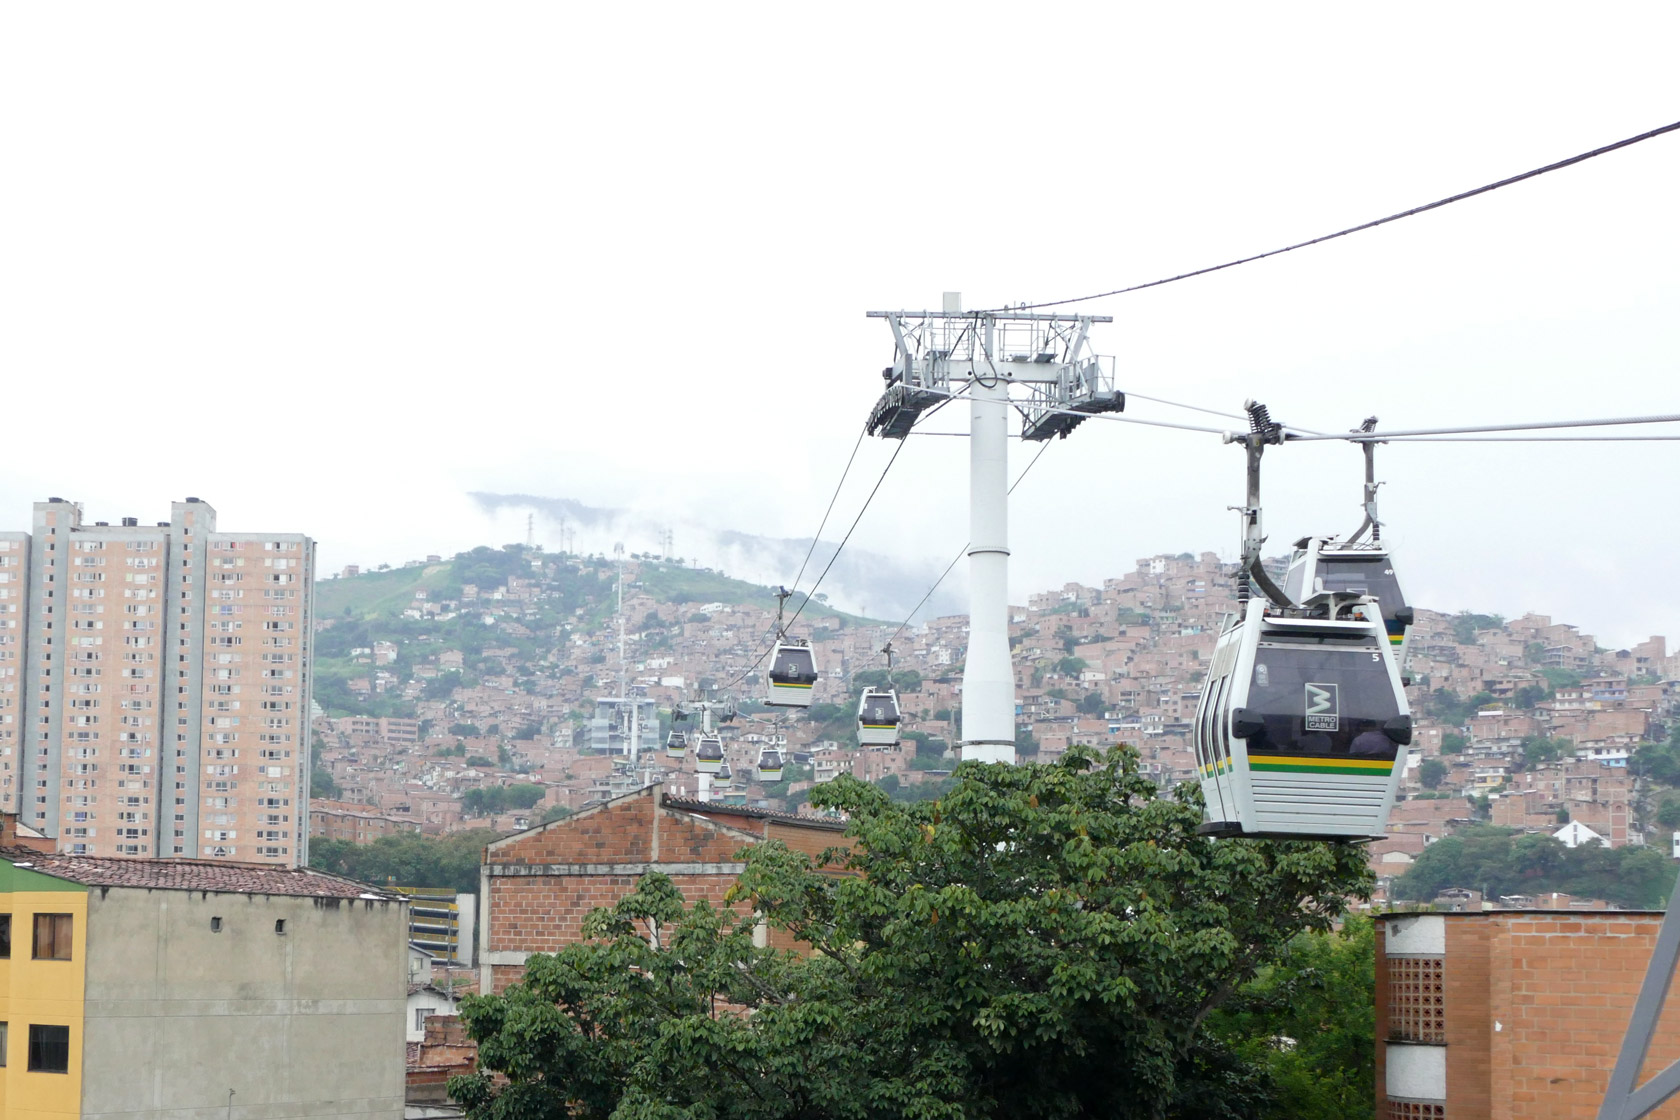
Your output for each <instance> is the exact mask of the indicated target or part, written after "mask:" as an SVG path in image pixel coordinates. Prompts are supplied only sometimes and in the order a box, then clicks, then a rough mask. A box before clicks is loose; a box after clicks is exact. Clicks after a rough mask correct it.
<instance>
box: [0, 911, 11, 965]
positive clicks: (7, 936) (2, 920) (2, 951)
mask: <svg viewBox="0 0 1680 1120" xmlns="http://www.w3.org/2000/svg"><path fill="white" fill-rule="evenodd" d="M11 959H12V916H11V915H10V914H0V960H3V961H9V960H11Z"/></svg>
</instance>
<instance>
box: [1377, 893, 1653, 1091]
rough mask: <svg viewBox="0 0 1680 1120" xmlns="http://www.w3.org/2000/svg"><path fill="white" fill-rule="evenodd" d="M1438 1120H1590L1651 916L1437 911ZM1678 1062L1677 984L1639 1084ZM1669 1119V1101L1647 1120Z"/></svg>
mask: <svg viewBox="0 0 1680 1120" xmlns="http://www.w3.org/2000/svg"><path fill="white" fill-rule="evenodd" d="M1442 917H1443V918H1444V920H1445V922H1446V952H1445V954H1444V961H1445V987H1446V991H1445V999H1446V1029H1447V1115H1448V1116H1449V1117H1452V1118H1454V1120H1457V1118H1460V1117H1478V1118H1479V1117H1488V1118H1489V1120H1593V1118H1594V1117H1596V1116H1597V1114H1598V1109H1599V1106H1600V1105H1601V1104H1602V1102H1603V1099H1604V1091H1605V1087H1606V1085H1607V1084H1608V1083H1609V1079H1610V1071H1611V1069H1612V1068H1613V1067H1614V1066H1615V1063H1616V1055H1617V1052H1618V1051H1619V1049H1620V1047H1621V1043H1622V1036H1623V1034H1624V1033H1625V1032H1626V1030H1627V1025H1628V1018H1629V1016H1630V1015H1631V1013H1632V1010H1633V1003H1634V999H1635V997H1636V996H1637V995H1638V993H1639V986H1640V984H1641V982H1642V981H1643V980H1644V977H1645V968H1646V966H1647V965H1648V964H1649V963H1650V958H1651V951H1652V948H1653V947H1654V945H1655V943H1656V937H1657V931H1658V928H1659V926H1660V925H1661V922H1662V915H1660V914H1626V913H1620V914H1619V913H1616V912H1614V911H1612V912H1609V913H1595V914H1592V915H1590V916H1589V915H1583V914H1575V913H1570V912H1567V911H1559V912H1544V913H1543V912H1522V911H1494V912H1489V913H1485V914H1446V915H1442ZM1384 934H1385V930H1384V927H1383V923H1380V922H1379V923H1378V925H1377V960H1376V985H1377V986H1376V1011H1377V1053H1376V1073H1377V1103H1378V1106H1379V1107H1378V1115H1379V1116H1382V1115H1384V1113H1383V1111H1382V1106H1383V1105H1384V1103H1385V1102H1386V1099H1387V1097H1386V1094H1385V1093H1384V1082H1385V1077H1386V1063H1385V1050H1386V1047H1385V1045H1384V1041H1383V1040H1384V1038H1385V1037H1386V1036H1387V1034H1388V1021H1389V1008H1388V978H1389V976H1388V974H1389V968H1388V960H1387V957H1386V954H1385V951H1384V950H1385V938H1384ZM1677 1059H1680V985H1676V988H1675V991H1674V997H1673V998H1672V999H1671V1000H1670V1002H1669V1006H1668V1008H1667V1009H1665V1011H1664V1013H1663V1017H1662V1020H1661V1022H1660V1023H1659V1024H1658V1029H1657V1034H1656V1036H1655V1040H1654V1041H1653V1043H1652V1045H1651V1050H1650V1055H1649V1057H1648V1058H1647V1060H1646V1064H1645V1069H1644V1070H1643V1072H1642V1073H1641V1074H1640V1080H1641V1082H1643V1081H1644V1080H1645V1079H1647V1078H1649V1077H1650V1076H1651V1075H1652V1074H1654V1073H1656V1072H1658V1071H1660V1070H1661V1069H1662V1068H1664V1067H1665V1066H1667V1065H1668V1064H1669V1063H1670V1062H1673V1061H1675V1060H1677ZM1650 1115H1651V1116H1652V1117H1653V1118H1655V1120H1680V1100H1673V1101H1670V1102H1669V1103H1668V1104H1666V1105H1664V1106H1663V1107H1662V1108H1659V1109H1657V1110H1656V1111H1655V1112H1653V1113H1651V1114H1650Z"/></svg>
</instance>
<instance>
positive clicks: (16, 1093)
mask: <svg viewBox="0 0 1680 1120" xmlns="http://www.w3.org/2000/svg"><path fill="white" fill-rule="evenodd" d="M7 911H10V913H11V915H12V956H11V959H10V960H0V1021H3V1022H5V1023H7V1024H8V1027H9V1029H8V1031H7V1043H6V1066H5V1068H4V1069H0V1120H47V1118H48V1117H51V1118H53V1120H63V1118H64V1117H79V1116H80V1115H81V1109H82V1014H83V1008H84V1002H83V1001H84V998H85V994H86V975H87V911H88V905H87V888H86V887H84V886H81V885H80V884H76V883H66V882H64V881H62V880H59V879H53V878H50V877H48V876H46V875H41V874H38V873H35V872H31V871H26V870H24V869H23V868H17V867H13V866H12V865H11V864H10V863H7V862H6V861H4V860H0V913H5V912H7ZM36 914H69V915H71V916H72V924H73V930H72V936H71V949H70V959H69V960H67V961H38V960H34V959H33V957H32V950H33V948H34V933H35V915H36ZM31 1023H47V1024H52V1025H53V1026H67V1027H69V1028H70V1072H69V1073H30V1072H29V1024H31Z"/></svg>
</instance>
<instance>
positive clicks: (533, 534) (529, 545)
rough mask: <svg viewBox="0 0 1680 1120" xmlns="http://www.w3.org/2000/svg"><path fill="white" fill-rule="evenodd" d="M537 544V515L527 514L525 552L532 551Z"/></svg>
mask: <svg viewBox="0 0 1680 1120" xmlns="http://www.w3.org/2000/svg"><path fill="white" fill-rule="evenodd" d="M536 544H537V515H536V514H534V513H527V514H526V515H525V550H526V551H527V552H529V551H530V550H531V549H533V548H535V547H536Z"/></svg>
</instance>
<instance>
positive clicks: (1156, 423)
mask: <svg viewBox="0 0 1680 1120" xmlns="http://www.w3.org/2000/svg"><path fill="white" fill-rule="evenodd" d="M922 392H925V393H931V394H934V395H936V396H945V397H950V398H953V399H954V398H956V397H957V396H958V395H959V394H957V393H947V392H944V391H943V390H940V389H923V390H922ZM1033 408H1034V410H1035V411H1036V412H1040V413H1056V414H1060V415H1064V416H1077V417H1079V418H1080V419H1081V420H1117V421H1119V422H1120V423H1122V424H1142V425H1144V426H1146V427H1150V428H1176V429H1178V430H1179V431H1184V432H1205V433H1207V434H1208V435H1215V436H1222V435H1226V434H1227V429H1225V428H1208V427H1203V426H1202V425H1200V424H1178V423H1174V422H1173V421H1171V420H1145V419H1143V418H1142V417H1139V416H1122V415H1120V414H1119V413H1116V412H1098V413H1091V412H1080V411H1079V410H1077V409H1072V408H1055V407H1052V406H1050V405H1040V404H1037V403H1034V405H1033ZM929 415H932V414H931V413H930V414H929ZM1294 430H1295V431H1302V432H1305V431H1307V430H1308V429H1306V428H1297V429H1294Z"/></svg>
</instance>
